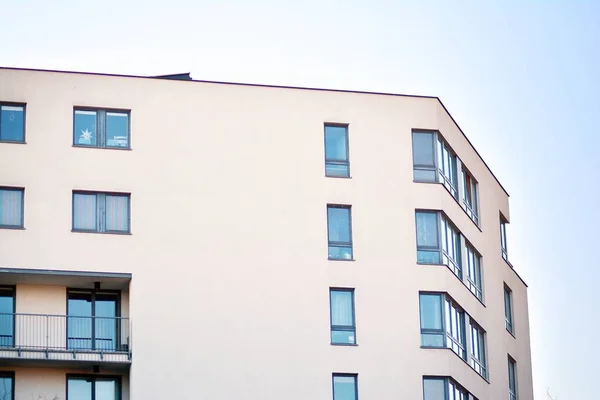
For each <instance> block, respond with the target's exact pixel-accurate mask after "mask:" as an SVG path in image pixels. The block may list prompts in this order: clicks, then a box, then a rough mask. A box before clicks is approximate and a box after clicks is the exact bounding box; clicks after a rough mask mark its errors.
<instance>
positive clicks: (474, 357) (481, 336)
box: [470, 320, 487, 379]
mask: <svg viewBox="0 0 600 400" xmlns="http://www.w3.org/2000/svg"><path fill="white" fill-rule="evenodd" d="M470 325H471V367H473V369H474V370H475V372H477V373H478V374H479V375H481V376H483V377H484V378H486V379H487V366H486V361H485V347H486V346H485V331H484V330H483V329H482V328H481V327H480V326H479V325H477V324H476V323H475V322H474V321H473V320H471V321H470Z"/></svg>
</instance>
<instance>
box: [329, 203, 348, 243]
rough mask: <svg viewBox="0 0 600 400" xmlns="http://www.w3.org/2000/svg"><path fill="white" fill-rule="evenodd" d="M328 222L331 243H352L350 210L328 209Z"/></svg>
mask: <svg viewBox="0 0 600 400" xmlns="http://www.w3.org/2000/svg"><path fill="white" fill-rule="evenodd" d="M327 220H328V229H329V241H330V242H347V243H349V242H350V209H349V208H340V207H328V208H327Z"/></svg>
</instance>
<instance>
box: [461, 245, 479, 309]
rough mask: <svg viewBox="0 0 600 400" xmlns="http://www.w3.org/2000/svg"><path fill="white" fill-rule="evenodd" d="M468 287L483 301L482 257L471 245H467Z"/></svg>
mask: <svg viewBox="0 0 600 400" xmlns="http://www.w3.org/2000/svg"><path fill="white" fill-rule="evenodd" d="M465 248H466V258H467V260H466V262H467V287H468V288H469V290H470V291H471V293H473V294H474V295H475V296H476V297H477V298H478V299H479V300H481V301H483V291H482V282H481V256H480V255H479V253H477V251H476V250H475V249H474V248H473V246H471V245H470V244H469V243H467V245H466V247H465Z"/></svg>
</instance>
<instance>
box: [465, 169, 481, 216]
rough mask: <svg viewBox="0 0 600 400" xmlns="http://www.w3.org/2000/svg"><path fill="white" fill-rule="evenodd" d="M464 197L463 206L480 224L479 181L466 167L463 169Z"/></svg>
mask: <svg viewBox="0 0 600 400" xmlns="http://www.w3.org/2000/svg"><path fill="white" fill-rule="evenodd" d="M462 177H463V185H464V187H463V189H464V198H463V202H462V206H463V208H464V209H465V211H466V212H467V215H468V216H469V218H471V220H473V222H475V225H479V214H478V204H477V181H476V180H475V179H474V178H473V176H472V175H471V174H470V173H469V171H467V170H466V169H465V168H464V167H463V169H462Z"/></svg>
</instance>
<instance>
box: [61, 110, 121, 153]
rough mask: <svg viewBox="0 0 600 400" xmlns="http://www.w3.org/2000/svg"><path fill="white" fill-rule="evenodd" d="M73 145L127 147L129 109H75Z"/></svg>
mask: <svg viewBox="0 0 600 400" xmlns="http://www.w3.org/2000/svg"><path fill="white" fill-rule="evenodd" d="M73 119H74V122H73V129H74V132H73V145H75V146H84V147H102V148H117V149H118V148H121V149H128V148H129V146H130V145H129V111H118V110H99V109H87V108H86V109H83V108H81V109H77V108H76V109H75V110H74V118H73Z"/></svg>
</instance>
